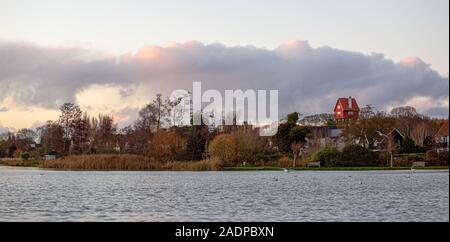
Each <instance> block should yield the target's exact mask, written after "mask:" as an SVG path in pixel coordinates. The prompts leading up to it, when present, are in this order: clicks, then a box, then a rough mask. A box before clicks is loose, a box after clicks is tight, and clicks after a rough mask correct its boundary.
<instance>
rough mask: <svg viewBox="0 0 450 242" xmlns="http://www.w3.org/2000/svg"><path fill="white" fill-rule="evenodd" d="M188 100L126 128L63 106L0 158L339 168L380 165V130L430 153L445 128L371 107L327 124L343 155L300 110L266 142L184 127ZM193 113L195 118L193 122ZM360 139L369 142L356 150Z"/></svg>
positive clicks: (412, 149)
mask: <svg viewBox="0 0 450 242" xmlns="http://www.w3.org/2000/svg"><path fill="white" fill-rule="evenodd" d="M182 101H183V100H182V99H178V100H175V101H171V100H169V98H164V97H163V96H162V95H161V94H158V95H156V97H155V98H154V99H153V100H152V101H151V102H150V103H148V104H147V105H146V106H145V107H143V108H142V109H141V110H140V111H139V114H138V118H137V119H136V120H135V121H134V123H132V124H131V125H128V126H126V127H123V128H119V127H118V125H117V123H115V121H114V119H113V117H112V116H110V115H98V116H96V117H92V116H89V114H87V113H86V112H83V111H82V110H81V108H80V107H79V106H77V105H76V104H73V103H65V104H64V105H62V106H61V107H60V116H59V118H58V119H57V120H55V121H48V122H47V123H45V124H44V125H42V126H41V127H38V128H37V129H36V130H31V129H22V130H19V131H18V132H15V133H7V134H4V135H2V137H0V157H21V156H22V157H23V158H25V157H26V158H28V157H35V158H36V159H40V158H42V157H43V156H44V155H47V154H54V155H57V156H59V157H63V156H69V155H91V154H131V155H139V156H146V157H148V158H151V159H153V160H155V161H159V162H166V163H168V162H173V161H199V160H204V159H207V158H209V157H215V158H217V159H219V160H220V161H221V162H223V163H224V164H226V165H230V166H232V165H242V164H249V165H267V164H273V162H274V161H279V163H282V161H283V160H289V163H290V164H289V165H290V166H297V165H299V164H301V163H302V162H308V161H320V162H322V163H323V164H324V165H327V164H328V165H336V160H338V158H339V159H344V160H345V161H352V162H353V163H355V164H356V163H357V162H366V163H370V164H372V163H374V162H378V161H379V160H380V158H379V154H376V157H377V158H374V157H375V156H373V157H371V156H367V155H371V154H374V153H373V152H372V150H373V148H374V146H375V145H376V142H377V141H379V140H380V139H381V137H380V133H383V134H388V133H389V132H390V131H392V129H393V128H397V129H398V130H400V131H401V132H402V134H403V135H404V136H405V137H406V138H405V140H404V141H403V144H401V145H400V146H399V147H392V149H395V152H397V153H425V152H427V151H430V150H432V149H433V147H434V138H433V135H434V134H435V133H436V132H437V130H438V129H439V125H440V123H441V121H440V120H437V119H432V118H429V117H426V116H423V115H420V114H418V113H417V112H416V110H415V109H414V108H412V107H400V108H395V109H393V110H392V112H391V113H386V112H376V111H374V108H373V107H372V106H370V105H368V106H366V107H365V108H363V109H362V110H361V115H360V118H359V119H358V121H356V122H354V123H351V124H348V123H342V124H336V123H335V122H334V121H329V122H327V124H325V125H328V126H330V125H333V126H338V127H339V128H341V129H342V130H343V138H344V139H345V144H346V147H345V148H344V149H343V150H341V151H337V149H336V148H335V147H328V146H327V147H325V148H324V147H316V146H314V145H312V144H314V143H317V142H315V141H314V139H315V136H314V134H313V132H312V127H307V126H302V125H298V123H299V113H296V112H295V113H291V114H289V115H287V117H286V121H285V122H282V123H281V124H280V125H279V127H278V132H277V134H276V135H275V136H274V137H261V136H259V130H258V129H257V128H256V129H255V127H253V126H251V125H249V124H247V123H244V124H237V123H234V124H233V125H229V126H220V127H215V128H213V129H211V127H210V126H208V125H207V122H206V121H205V122H203V120H202V122H201V125H196V126H194V125H190V124H185V125H180V124H181V123H182V121H181V120H179V117H181V116H182V115H180V112H181V110H177V109H176V107H177V105H178V104H179V103H180V102H182ZM193 115H194V114H192V113H191V122H192V120H193ZM356 140H358V141H361V140H364V141H365V142H362V143H361V142H359V144H357V145H355V141H356ZM356 146H357V147H356ZM383 149H384V150H388V148H387V147H384V148H383ZM342 152H343V153H342ZM24 154H26V155H25V156H24ZM358 155H361V156H358ZM357 160H359V161H357ZM343 164H344V163H343ZM345 164H348V163H345ZM383 164H384V163H383ZM361 165H363V164H361ZM366 165H367V164H366Z"/></svg>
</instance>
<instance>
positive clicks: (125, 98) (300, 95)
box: [0, 41, 449, 119]
mask: <svg viewBox="0 0 450 242" xmlns="http://www.w3.org/2000/svg"><path fill="white" fill-rule="evenodd" d="M0 56H2V57H3V58H2V59H1V60H0V73H1V76H0V87H1V88H0V106H4V107H8V109H13V108H14V107H16V108H17V107H21V108H26V107H29V106H39V107H41V108H45V109H56V108H57V107H58V106H59V105H61V104H62V103H63V102H68V101H72V102H73V101H77V102H78V103H81V104H82V105H83V106H85V107H87V108H89V109H91V110H97V111H98V112H100V111H102V112H106V111H111V112H113V113H114V114H116V115H118V117H120V118H121V119H132V118H133V117H131V116H129V115H130V113H131V110H132V111H134V110H138V109H139V107H142V106H143V105H144V104H145V103H146V102H149V101H150V100H151V98H153V96H154V94H156V93H158V92H162V93H165V94H169V93H170V92H171V91H173V90H174V89H180V88H183V89H190V88H191V87H192V82H194V81H202V84H203V87H204V88H205V89H211V88H214V89H219V90H224V89H265V90H269V89H278V90H279V95H280V105H279V106H280V109H281V110H280V111H281V114H285V113H287V112H291V111H300V112H302V113H305V114H311V113H323V112H331V111H332V108H333V105H334V102H335V100H336V99H337V98H338V97H344V96H350V95H351V96H354V97H356V98H357V99H358V100H359V103H360V105H361V106H362V105H364V104H372V105H374V106H376V107H377V108H378V109H380V110H387V109H389V107H392V106H395V105H400V104H405V103H411V102H415V101H417V100H420V99H423V100H426V105H423V102H422V103H421V106H420V107H419V108H418V109H419V111H422V112H426V111H427V110H431V111H430V112H429V113H432V114H433V115H435V116H442V117H448V101H447V102H445V100H448V98H449V79H448V77H443V76H441V75H440V74H439V73H438V72H436V71H434V70H432V69H431V68H430V66H429V65H428V64H426V63H425V62H424V61H422V60H421V59H420V58H418V57H408V58H405V59H404V60H402V61H400V62H398V63H397V62H394V61H393V60H390V59H386V58H385V57H384V56H383V55H382V54H376V53H374V54H370V55H365V54H362V53H358V52H350V51H345V50H339V49H334V48H331V47H320V48H312V47H311V46H310V45H309V43H308V42H307V41H293V42H290V43H287V44H284V45H281V46H280V47H279V48H277V49H273V50H269V49H262V48H255V47H253V46H238V47H227V46H224V45H221V44H210V45H204V44H202V43H199V42H188V43H184V44H176V45H172V46H169V47H161V46H151V45H149V46H145V47H143V48H141V49H140V50H138V51H136V52H135V53H127V54H124V55H122V56H119V57H115V56H108V55H105V54H98V53H93V52H90V51H87V50H83V49H75V48H72V49H64V48H45V47H40V46H34V45H30V44H23V43H22V44H18V43H0ZM442 100H444V102H443V101H442Z"/></svg>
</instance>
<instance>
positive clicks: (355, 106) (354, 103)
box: [334, 97, 359, 112]
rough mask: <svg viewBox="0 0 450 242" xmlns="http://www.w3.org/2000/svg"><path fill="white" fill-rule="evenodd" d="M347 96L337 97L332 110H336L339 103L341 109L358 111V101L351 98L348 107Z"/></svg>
mask: <svg viewBox="0 0 450 242" xmlns="http://www.w3.org/2000/svg"><path fill="white" fill-rule="evenodd" d="M348 99H349V98H345V97H343V98H339V99H338V100H337V102H336V106H335V107H334V111H335V112H336V111H337V108H338V105H340V106H341V107H342V111H356V112H358V111H359V106H358V102H357V101H356V99H355V98H352V108H350V106H349V102H348Z"/></svg>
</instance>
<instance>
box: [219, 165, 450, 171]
mask: <svg viewBox="0 0 450 242" xmlns="http://www.w3.org/2000/svg"><path fill="white" fill-rule="evenodd" d="M415 169H416V170H448V169H449V167H448V166H429V167H417V168H415ZM222 170H224V171H282V170H284V169H283V168H278V167H224V168H223V169H222ZM289 170H291V171H292V170H293V171H396V170H411V167H392V168H391V167H311V168H307V167H296V168H289Z"/></svg>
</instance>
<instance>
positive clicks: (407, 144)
mask: <svg viewBox="0 0 450 242" xmlns="http://www.w3.org/2000/svg"><path fill="white" fill-rule="evenodd" d="M401 152H402V153H404V154H412V153H423V152H424V149H423V148H422V147H420V146H418V145H416V142H414V140H412V139H411V138H409V137H407V138H405V139H404V140H403V141H402V145H401Z"/></svg>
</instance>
